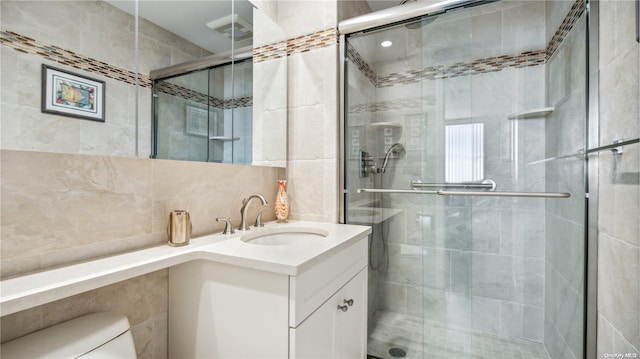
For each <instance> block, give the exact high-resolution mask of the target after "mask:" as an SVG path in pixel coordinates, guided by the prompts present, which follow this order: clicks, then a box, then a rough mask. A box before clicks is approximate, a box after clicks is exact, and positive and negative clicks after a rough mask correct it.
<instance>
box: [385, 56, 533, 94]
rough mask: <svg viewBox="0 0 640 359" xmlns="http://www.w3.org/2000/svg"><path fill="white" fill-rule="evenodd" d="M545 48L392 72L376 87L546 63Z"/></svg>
mask: <svg viewBox="0 0 640 359" xmlns="http://www.w3.org/2000/svg"><path fill="white" fill-rule="evenodd" d="M545 56H546V51H545V50H537V51H526V52H523V53H520V54H518V55H502V56H498V57H488V58H485V59H479V60H475V61H473V62H470V63H464V62H458V63H455V64H453V65H449V66H442V65H440V66H432V67H427V68H425V69H422V70H411V71H406V72H400V73H391V74H389V75H386V76H378V77H377V78H376V83H375V84H376V87H389V86H395V85H404V84H409V83H414V82H419V81H421V80H423V79H427V80H435V79H447V78H451V77H458V76H468V75H477V74H483V73H488V72H497V71H502V70H505V69H509V68H521V67H529V66H538V65H542V64H544V63H545Z"/></svg>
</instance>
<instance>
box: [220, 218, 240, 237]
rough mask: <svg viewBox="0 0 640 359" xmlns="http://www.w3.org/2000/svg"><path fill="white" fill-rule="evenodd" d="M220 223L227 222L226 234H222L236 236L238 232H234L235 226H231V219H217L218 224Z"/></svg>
mask: <svg viewBox="0 0 640 359" xmlns="http://www.w3.org/2000/svg"><path fill="white" fill-rule="evenodd" d="M220 221H224V222H225V226H224V232H222V234H234V233H236V231H234V230H233V224H231V221H230V220H229V217H218V218H216V222H220Z"/></svg>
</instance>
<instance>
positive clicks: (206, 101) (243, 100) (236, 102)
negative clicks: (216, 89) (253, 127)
mask: <svg viewBox="0 0 640 359" xmlns="http://www.w3.org/2000/svg"><path fill="white" fill-rule="evenodd" d="M158 91H160V92H162V93H166V94H168V95H171V96H176V97H180V98H182V99H185V100H187V101H194V102H197V103H201V104H203V105H207V106H211V107H214V108H218V109H224V110H228V109H232V108H241V107H249V106H253V97H252V96H246V97H239V98H235V99H229V100H223V99H220V98H217V97H213V96H207V95H206V94H203V93H200V92H197V91H193V90H190V89H188V88H186V87H183V86H179V85H176V84H172V83H170V82H167V81H158Z"/></svg>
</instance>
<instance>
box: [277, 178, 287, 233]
mask: <svg viewBox="0 0 640 359" xmlns="http://www.w3.org/2000/svg"><path fill="white" fill-rule="evenodd" d="M286 184H287V181H285V180H278V195H277V196H276V204H275V209H276V219H277V220H278V222H281V223H282V222H287V218H289V198H288V197H287V190H286V188H285V186H286Z"/></svg>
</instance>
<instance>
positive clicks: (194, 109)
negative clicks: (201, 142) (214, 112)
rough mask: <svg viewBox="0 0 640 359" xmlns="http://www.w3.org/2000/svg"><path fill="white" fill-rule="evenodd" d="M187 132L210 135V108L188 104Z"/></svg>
mask: <svg viewBox="0 0 640 359" xmlns="http://www.w3.org/2000/svg"><path fill="white" fill-rule="evenodd" d="M186 109H187V113H186V121H185V132H186V133H187V134H188V135H192V136H201V137H209V109H208V108H207V107H200V106H193V105H186Z"/></svg>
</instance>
